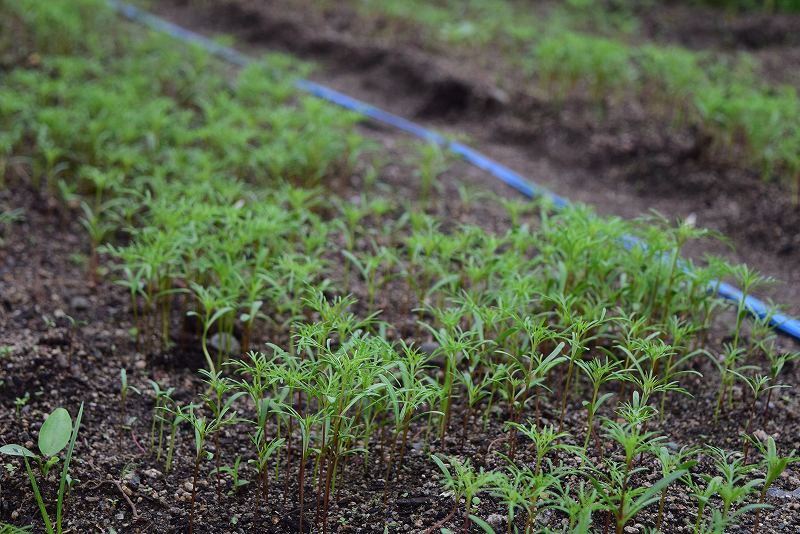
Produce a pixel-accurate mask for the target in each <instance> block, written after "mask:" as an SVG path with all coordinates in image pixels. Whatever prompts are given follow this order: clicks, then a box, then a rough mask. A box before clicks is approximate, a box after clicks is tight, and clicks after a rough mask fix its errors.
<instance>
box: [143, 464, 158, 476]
mask: <svg viewBox="0 0 800 534" xmlns="http://www.w3.org/2000/svg"><path fill="white" fill-rule="evenodd" d="M142 474H143V475H144V476H146V477H147V478H161V476H162V475H161V471H159V470H158V469H153V468H152V467H151V468H150V469H145V470H144V471H143V472H142Z"/></svg>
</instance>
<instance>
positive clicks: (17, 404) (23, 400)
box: [14, 391, 31, 419]
mask: <svg viewBox="0 0 800 534" xmlns="http://www.w3.org/2000/svg"><path fill="white" fill-rule="evenodd" d="M29 400H31V394H30V393H29V392H27V391H26V392H25V395H23V396H22V397H17V398H15V399H14V412H15V413H16V414H17V419H19V417H20V415H21V412H22V408H24V407H25V405H27V404H28V401H29Z"/></svg>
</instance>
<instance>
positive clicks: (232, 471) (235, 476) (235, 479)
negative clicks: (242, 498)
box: [211, 455, 250, 495]
mask: <svg viewBox="0 0 800 534" xmlns="http://www.w3.org/2000/svg"><path fill="white" fill-rule="evenodd" d="M241 462H242V457H241V455H240V456H237V457H236V460H234V462H233V465H230V466H229V465H223V466H221V467H219V468H214V469H213V470H212V471H211V472H212V473H214V474H216V475H219V474H220V473H226V474H227V475H228V476H229V477H231V491H230V495H233V494H234V493H238V491H239V490H240V489H241V488H242V487H244V486H246V485H248V484H249V483H250V481H249V480H245V479H243V478H240V477H239V464H241Z"/></svg>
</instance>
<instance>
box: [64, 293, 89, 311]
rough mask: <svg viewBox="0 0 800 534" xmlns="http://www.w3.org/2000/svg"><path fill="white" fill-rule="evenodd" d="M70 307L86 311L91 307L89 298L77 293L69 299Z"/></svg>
mask: <svg viewBox="0 0 800 534" xmlns="http://www.w3.org/2000/svg"><path fill="white" fill-rule="evenodd" d="M69 307H70V308H72V309H73V310H75V311H86V310H88V309H89V299H87V298H86V297H82V296H80V295H76V296H74V297H72V299H71V300H70V301H69Z"/></svg>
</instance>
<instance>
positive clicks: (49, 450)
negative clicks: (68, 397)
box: [0, 403, 83, 534]
mask: <svg viewBox="0 0 800 534" xmlns="http://www.w3.org/2000/svg"><path fill="white" fill-rule="evenodd" d="M82 417H83V403H81V406H80V408H79V409H78V415H77V417H76V418H75V424H74V425H73V423H72V417H70V415H69V412H67V410H65V409H64V408H56V409H55V410H54V411H53V412H52V413H51V414H50V415H49V416H47V419H45V421H44V423H43V424H42V427H41V428H40V429H39V441H38V445H39V452H40V453H41V456H37V455H36V454H34V453H33V452H31V451H30V450H28V449H26V448H25V447H23V446H21V445H4V446H3V447H0V453H2V454H6V455H10V456H21V457H22V460H23V462H25V470H26V471H27V472H28V480H30V483H31V487H32V488H33V494H34V497H36V503H37V504H38V505H39V512H40V514H41V516H42V521H43V522H44V526H45V529H46V530H47V533H48V534H54V533H55V534H61V533H62V525H61V523H62V516H63V512H64V496H65V490H66V489H68V485H67V482H68V480H69V465H70V462H71V460H72V453H73V452H74V450H75V439H76V438H77V437H78V429H79V428H80V425H81V418H82ZM65 448H66V454H65V456H64V462H63V467H62V469H61V478H60V479H59V484H58V493H57V495H58V496H57V500H56V518H55V522H53V521H52V520H51V519H50V515H49V514H48V513H47V508H46V506H45V503H44V499H43V498H42V494H41V492H40V491H39V485H38V484H37V483H36V476H35V475H34V473H33V470H32V469H31V464H30V462H29V461H28V460H29V458H30V459H34V460H36V461H37V462H38V464H39V467H40V470H41V471H42V475H43V476H47V472H48V471H49V470H50V468H51V467H52V466H53V465H55V463H56V462H57V461H58V456H57V455H58V453H60V452H61V451H63V450H64V449H65Z"/></svg>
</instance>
